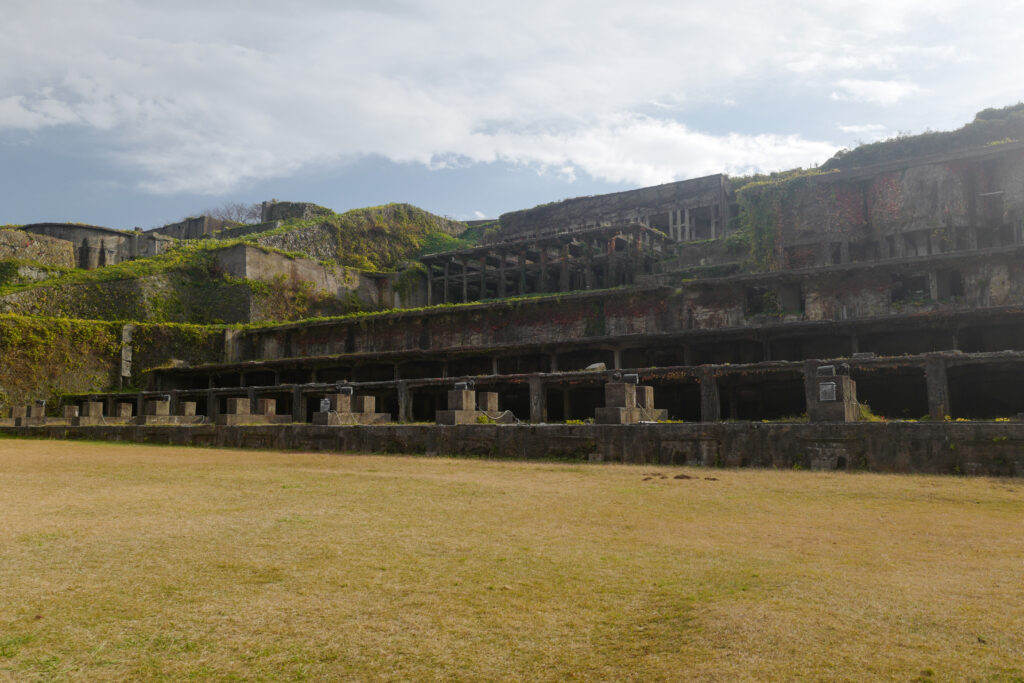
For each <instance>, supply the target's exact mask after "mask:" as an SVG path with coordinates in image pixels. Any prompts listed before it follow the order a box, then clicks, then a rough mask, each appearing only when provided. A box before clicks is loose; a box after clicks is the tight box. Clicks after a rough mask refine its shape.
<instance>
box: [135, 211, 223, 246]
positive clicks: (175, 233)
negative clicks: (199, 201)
mask: <svg viewBox="0 0 1024 683" xmlns="http://www.w3.org/2000/svg"><path fill="white" fill-rule="evenodd" d="M234 224H235V223H234V222H233V221H229V220H224V219H222V218H213V217H212V216H195V217H192V218H186V219H185V220H183V221H178V222H177V223H168V224H167V225H164V226H161V227H159V228H154V229H153V230H149V231H147V232H151V233H153V232H155V233H159V234H161V235H167V236H168V237H173V238H174V239H179V240H198V239H203V238H204V237H208V236H210V234H211V233H214V232H216V231H218V230H222V229H224V228H226V227H228V226H231V225H234Z"/></svg>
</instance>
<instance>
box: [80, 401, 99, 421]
mask: <svg viewBox="0 0 1024 683" xmlns="http://www.w3.org/2000/svg"><path fill="white" fill-rule="evenodd" d="M79 415H81V416H82V417H103V402H102V401H83V402H82V410H81V411H80V412H79Z"/></svg>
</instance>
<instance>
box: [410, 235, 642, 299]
mask: <svg viewBox="0 0 1024 683" xmlns="http://www.w3.org/2000/svg"><path fill="white" fill-rule="evenodd" d="M617 239H623V238H622V237H617V238H612V239H611V240H590V241H587V242H586V243H585V244H584V245H583V250H584V255H583V256H582V257H574V256H572V254H571V252H570V246H569V244H563V245H562V246H561V247H553V246H539V247H537V246H534V247H529V248H527V247H524V248H521V249H515V250H509V249H496V250H494V251H490V252H487V253H482V254H479V255H469V254H466V255H462V256H453V257H451V258H450V259H449V260H447V261H445V262H444V264H443V266H441V267H440V269H441V273H440V275H438V274H436V273H435V268H437V267H438V266H436V265H434V264H433V263H430V262H428V266H427V267H428V274H427V300H428V302H429V303H430V304H431V305H433V304H442V303H461V302H466V301H475V300H480V299H488V298H499V299H501V298H504V297H507V296H513V295H522V294H538V293H546V292H569V291H574V290H589V289H598V288H603V287H613V286H617V285H624V284H632V282H633V281H634V279H635V275H636V274H637V273H638V272H644V271H645V270H646V268H645V267H644V259H643V258H642V257H641V251H642V244H638V243H637V241H638V240H639V241H640V242H643V241H644V240H645V239H647V238H646V233H641V234H640V235H639V236H637V235H627V236H625V239H627V240H628V242H627V244H628V245H629V248H628V250H627V252H626V253H624V254H620V253H618V252H616V251H615V242H616V240H617ZM534 250H539V258H538V259H537V260H536V261H531V260H530V259H529V257H528V253H529V252H530V251H534ZM494 259H497V261H498V266H497V267H494V266H492V265H490V262H491V261H493V260H494ZM474 266H475V267H476V272H472V271H471V267H474ZM471 288H472V289H473V290H475V294H476V295H475V296H471Z"/></svg>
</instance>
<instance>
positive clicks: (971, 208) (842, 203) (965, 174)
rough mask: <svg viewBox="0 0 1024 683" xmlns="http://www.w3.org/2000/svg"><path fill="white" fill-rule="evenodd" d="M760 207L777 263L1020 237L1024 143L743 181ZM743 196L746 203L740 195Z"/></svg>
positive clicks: (930, 250) (869, 256) (794, 264)
mask: <svg viewBox="0 0 1024 683" xmlns="http://www.w3.org/2000/svg"><path fill="white" fill-rule="evenodd" d="M747 194H750V195H756V196H760V197H761V199H762V204H763V208H764V211H763V213H762V214H761V215H758V216H748V218H750V219H751V220H753V221H754V223H755V224H756V225H755V230H756V231H759V232H762V233H764V234H766V235H767V234H772V235H774V237H773V239H772V241H773V243H774V247H775V248H776V249H777V250H778V253H776V254H775V255H774V258H775V259H776V266H777V267H779V268H802V267H813V266H821V265H829V264H832V263H840V262H847V261H870V260H876V259H880V258H901V257H910V256H926V255H929V254H938V253H948V252H951V251H958V250H966V249H974V248H979V247H980V248H985V247H991V246H1000V245H1007V244H1019V243H1021V241H1022V237H1024V144H1021V143H1009V144H1005V145H996V146H993V147H988V148H984V149H981V150H971V151H964V152H958V153H956V154H950V155H945V156H941V157H930V158H927V159H919V160H915V161H904V162H899V163H890V164H885V165H881V166H878V167H870V168H863V169H854V170H850V171H843V172H838V173H831V174H824V175H819V176H809V177H803V178H797V179H794V180H790V181H787V182H786V183H784V184H781V185H767V186H757V187H749V188H744V189H743V190H742V191H741V195H747ZM741 203H745V202H741Z"/></svg>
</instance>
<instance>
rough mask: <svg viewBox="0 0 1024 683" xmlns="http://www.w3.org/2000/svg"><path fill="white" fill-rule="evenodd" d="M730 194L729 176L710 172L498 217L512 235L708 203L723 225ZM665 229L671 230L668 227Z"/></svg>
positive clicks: (642, 218)
mask: <svg viewBox="0 0 1024 683" xmlns="http://www.w3.org/2000/svg"><path fill="white" fill-rule="evenodd" d="M730 195H731V189H730V187H729V181H728V178H726V177H725V176H723V175H711V176H706V177H704V178H694V179H692V180H683V181H680V182H676V183H667V184H664V185H656V186H654V187H645V188H642V189H639V190H629V191H626V192H615V193H612V194H603V195H597V196H594V197H577V198H575V199H566V200H564V201H560V202H554V203H551V204H544V205H542V206H538V207H535V208H532V209H524V210H522V211H512V212H510V213H506V214H502V216H501V218H500V219H499V220H500V223H501V235H502V237H509V238H511V237H520V236H527V235H540V234H545V233H551V232H561V231H569V230H582V229H585V228H592V227H597V226H600V225H611V224H615V223H630V222H637V221H640V222H645V221H646V218H647V217H648V216H652V215H656V214H662V213H665V212H668V211H670V210H672V209H683V208H696V207H706V206H720V207H721V211H722V214H721V216H720V221H721V223H720V225H721V228H724V227H725V226H727V224H728V219H729V216H728V209H729V203H730ZM653 227H657V226H653ZM666 227H667V226H666ZM721 228H720V233H721ZM663 231H664V232H665V233H666V234H667V233H668V230H667V229H666V230H663Z"/></svg>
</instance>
